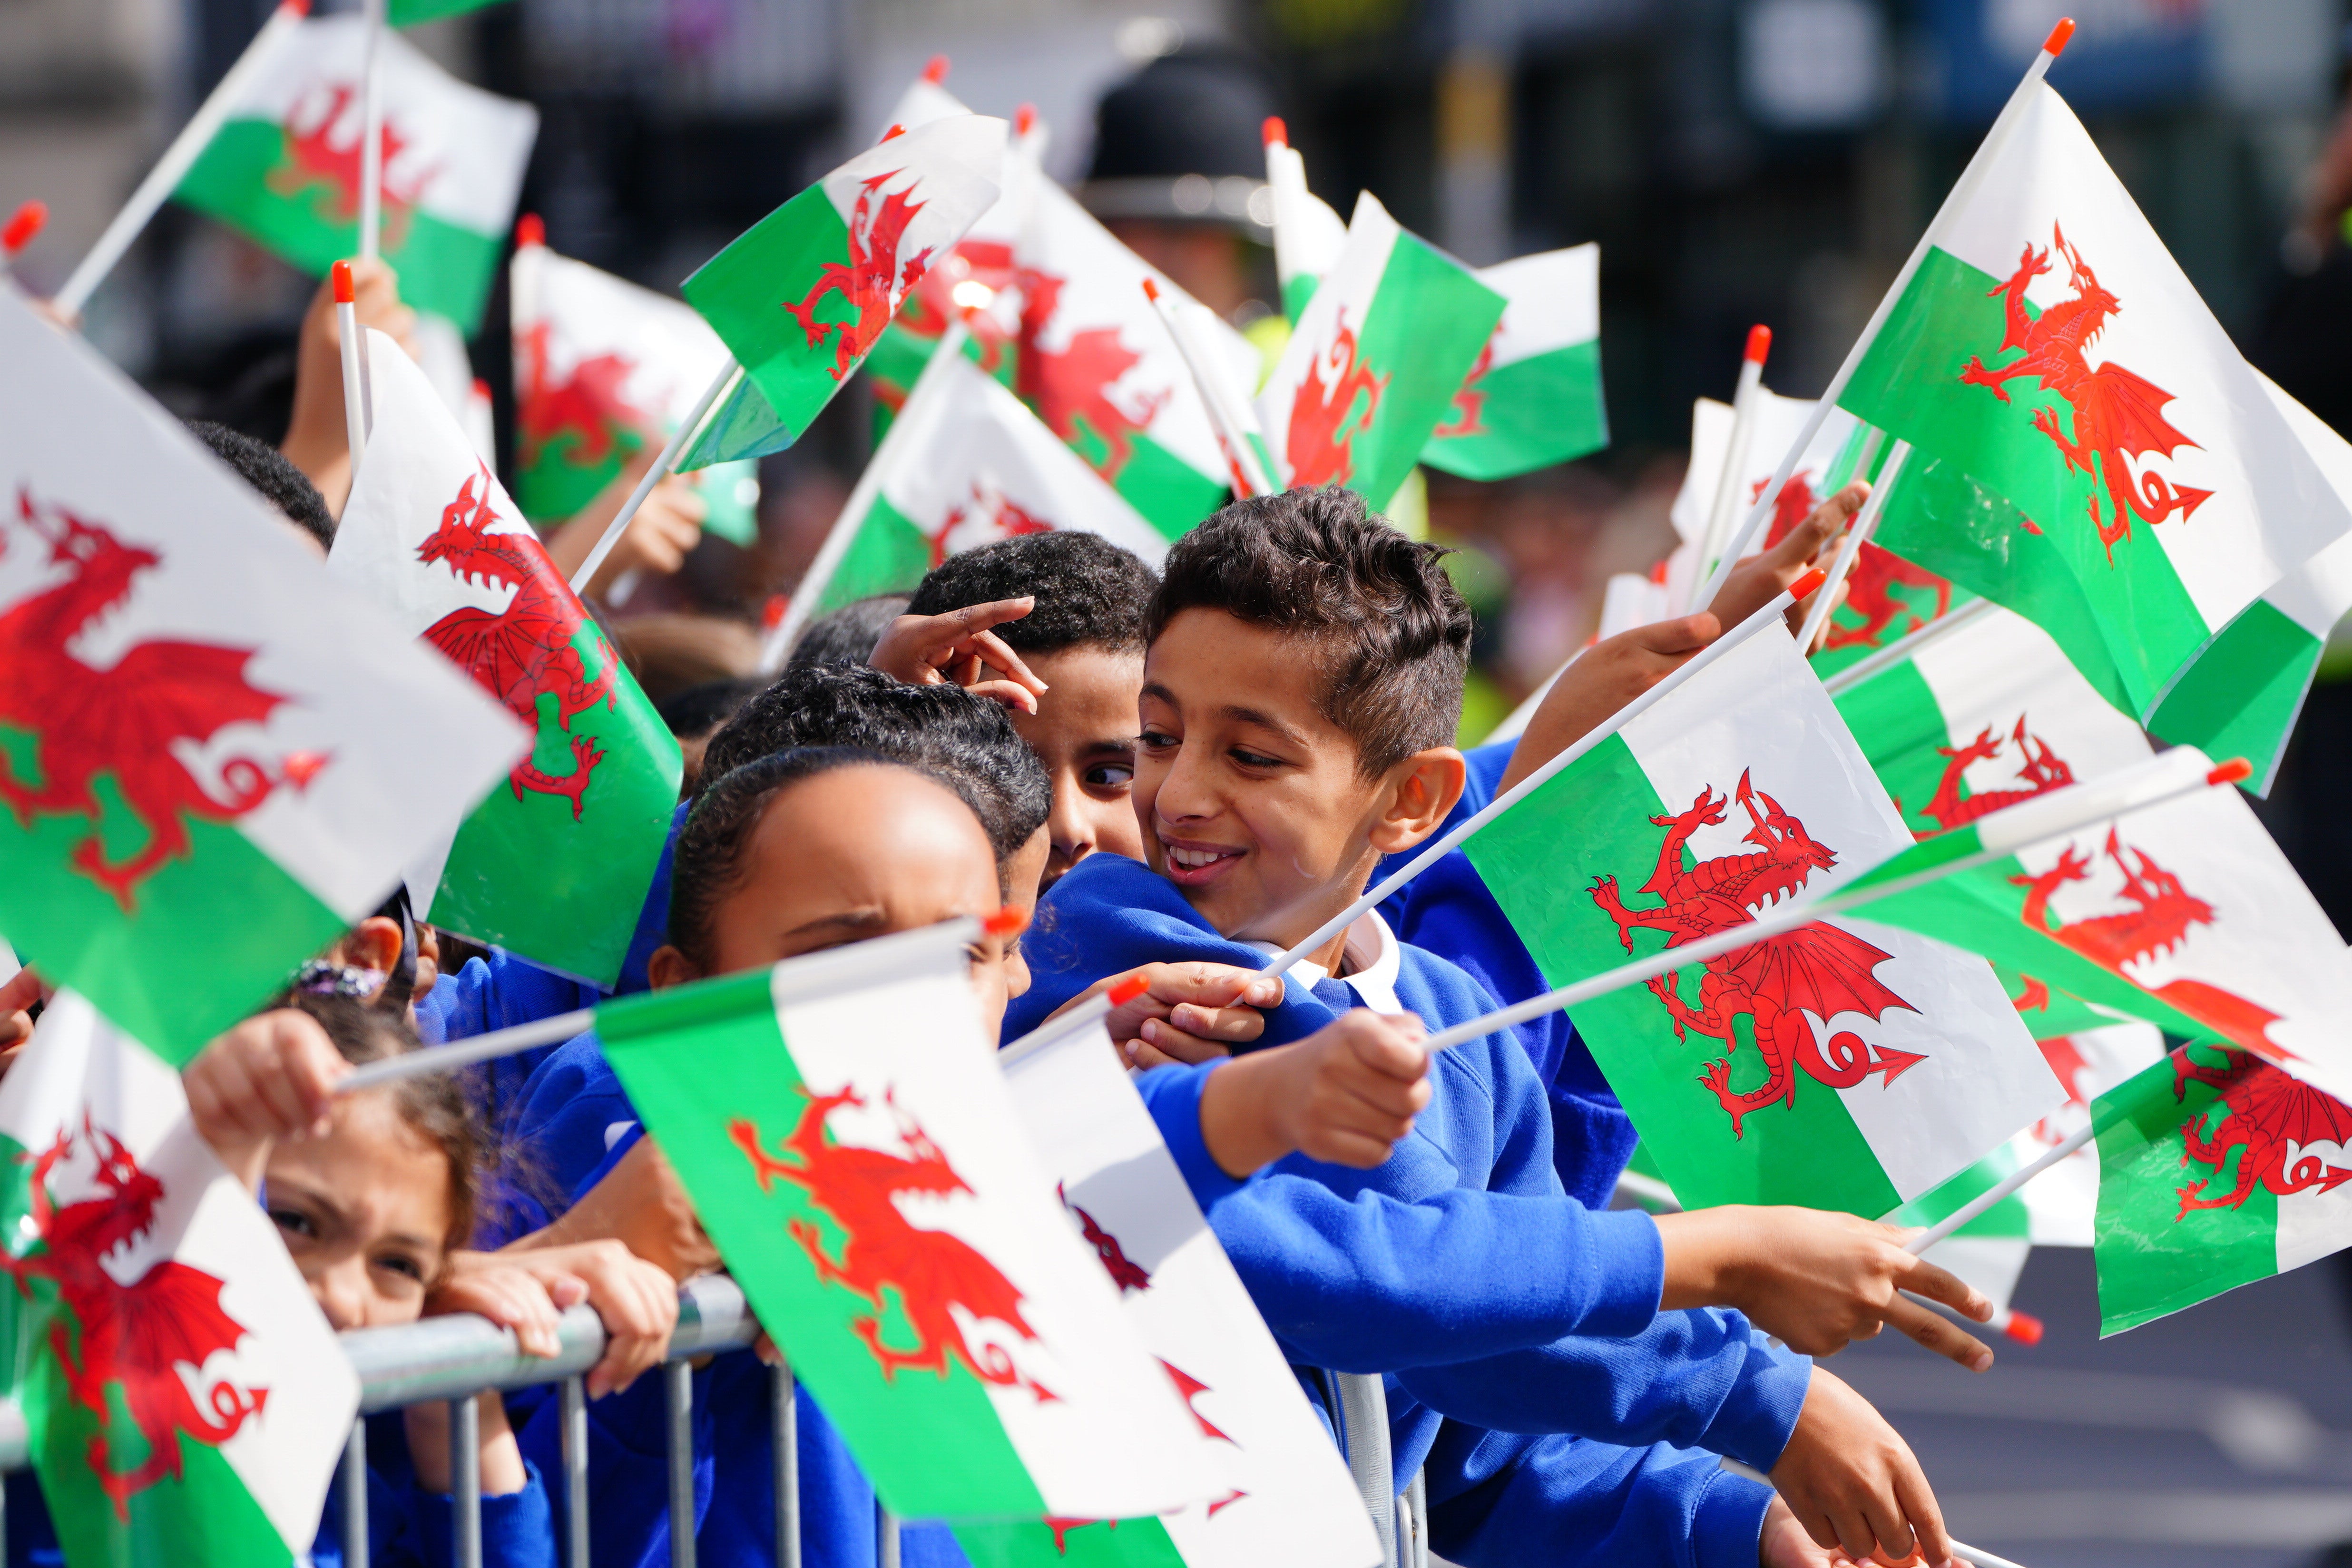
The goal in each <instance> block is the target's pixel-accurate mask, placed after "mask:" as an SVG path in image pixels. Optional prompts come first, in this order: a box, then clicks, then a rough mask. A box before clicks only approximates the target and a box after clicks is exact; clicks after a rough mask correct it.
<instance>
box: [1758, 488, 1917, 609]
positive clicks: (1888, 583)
mask: <svg viewBox="0 0 2352 1568" xmlns="http://www.w3.org/2000/svg"><path fill="white" fill-rule="evenodd" d="M1811 479H1812V476H1811V473H1810V472H1806V473H1800V474H1791V475H1790V477H1789V482H1788V483H1787V484H1785V485H1782V486H1781V487H1780V496H1779V497H1778V498H1777V499H1776V500H1774V501H1773V504H1772V525H1771V527H1770V528H1769V529H1768V530H1766V531H1765V534H1764V545H1763V548H1765V549H1767V550H1769V549H1771V548H1772V547H1773V546H1774V545H1776V544H1778V543H1780V541H1782V540H1784V539H1786V538H1788V537H1789V533H1790V530H1791V529H1794V528H1795V527H1796V526H1797V524H1799V523H1801V522H1802V521H1805V519H1806V518H1807V517H1808V516H1810V515H1811V513H1812V510H1813V508H1815V507H1817V506H1819V505H1821V504H1822V502H1821V498H1820V497H1819V496H1817V495H1815V494H1814V493H1813V487H1812V483H1811ZM1771 482H1772V481H1771V480H1770V479H1759V480H1757V481H1756V483H1755V484H1754V486H1752V487H1751V488H1750V489H1749V490H1748V505H1750V506H1753V505H1755V504H1756V498H1757V497H1758V496H1760V495H1762V494H1763V493H1764V487H1765V486H1766V485H1769V484H1770V483H1771ZM1897 588H1908V589H1910V590H1912V591H1913V592H1915V593H1926V594H1933V595H1936V608H1935V612H1934V613H1933V614H1932V615H1928V616H1921V615H1920V614H1919V612H1918V610H1917V609H1916V607H1914V606H1913V605H1911V604H1910V603H1909V602H1908V601H1907V600H1905V599H1903V598H1900V597H1898V596H1897V595H1895V589H1897ZM1951 607H1952V585H1951V584H1949V583H1948V582H1947V581H1945V580H1944V579H1943V578H1941V577H1938V576H1937V575H1936V574H1934V573H1933V572H1929V571H1927V570H1925V569H1923V568H1921V567H1917V566H1914V565H1913V564H1911V563H1909V562H1908V561H1906V560H1904V559H1903V557H1901V556H1900V555H1896V554H1894V553H1893V552H1889V551H1885V550H1881V549H1880V548H1879V547H1878V546H1877V545H1875V544H1872V543H1870V542H1867V541H1864V543H1863V547H1862V550H1861V552H1859V553H1857V554H1856V555H1855V556H1854V558H1853V570H1852V571H1850V572H1848V573H1847V574H1846V579H1845V603H1844V604H1843V605H1839V606H1838V608H1837V611H1836V614H1835V615H1832V616H1831V617H1830V632H1829V636H1828V637H1824V638H1822V648H1823V649H1824V650H1825V651H1826V650H1829V649H1833V648H1842V647H1867V648H1874V647H1878V646H1879V645H1880V641H1881V639H1882V638H1883V637H1884V636H1885V631H1886V628H1887V627H1889V626H1893V625H1894V624H1895V618H1896V617H1897V616H1902V617H1905V618H1906V619H1908V620H1909V622H1910V625H1908V626H1905V627H1904V628H1903V630H1902V632H1898V633H1897V634H1895V635H1896V636H1898V637H1899V636H1903V635H1906V634H1907V633H1910V632H1916V631H1917V630H1918V629H1919V628H1920V627H1921V626H1926V625H1927V623H1928V622H1929V621H1932V620H1934V619H1936V618H1937V616H1942V615H1943V614H1944V613H1945V612H1946V611H1948V610H1949V609H1950V608H1951ZM1844 615H1858V616H1861V617H1862V624H1861V625H1860V626H1850V625H1846V624H1843V623H1842V622H1840V621H1839V620H1838V618H1837V617H1838V616H1844Z"/></svg>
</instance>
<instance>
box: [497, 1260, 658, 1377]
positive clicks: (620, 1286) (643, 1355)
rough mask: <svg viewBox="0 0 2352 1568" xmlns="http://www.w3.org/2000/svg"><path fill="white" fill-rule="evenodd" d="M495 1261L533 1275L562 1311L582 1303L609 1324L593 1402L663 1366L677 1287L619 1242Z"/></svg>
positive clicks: (597, 1366) (596, 1370)
mask: <svg viewBox="0 0 2352 1568" xmlns="http://www.w3.org/2000/svg"><path fill="white" fill-rule="evenodd" d="M469 1256H474V1257H480V1256H482V1255H481V1254H472V1255H469ZM490 1256H492V1257H494V1258H497V1259H498V1260H499V1262H500V1263H502V1264H505V1265H507V1266H509V1267H511V1268H520V1269H521V1270H523V1271H524V1272H526V1273H528V1274H530V1276H531V1277H532V1278H533V1279H537V1280H538V1281H539V1282H540V1283H541V1285H543V1286H545V1287H546V1289H547V1291H548V1294H549V1295H550V1296H551V1298H553V1299H554V1300H556V1301H557V1302H558V1303H559V1304H562V1305H566V1306H569V1305H571V1304H572V1303H573V1302H577V1301H583V1300H584V1301H586V1302H587V1303H588V1304H589V1305H590V1306H591V1307H593V1308H594V1309H596V1315H597V1316H598V1317H599V1318H601V1319H603V1320H604V1356H603V1358H602V1359H601V1360H599V1361H598V1362H597V1363H596V1364H595V1366H593V1368H591V1369H590V1370H589V1373H588V1397H589V1398H591V1399H600V1398H602V1397H604V1395H605V1394H618V1393H619V1392H620V1391H621V1390H623V1389H625V1388H626V1387H628V1386H629V1384H632V1383H635V1381H636V1380H637V1374H638V1373H642V1372H645V1371H646V1370H647V1369H648V1368H650V1367H654V1366H658V1365H659V1364H660V1363H661V1360H662V1352H665V1351H666V1350H667V1349H668V1348H669V1338H670V1334H671V1332H672V1331H674V1330H675V1329H676V1328H677V1282H676V1281H675V1280H673V1279H671V1278H670V1277H669V1275H668V1274H667V1273H666V1272H664V1271H663V1270H662V1269H660V1268H656V1267H655V1266H654V1265H653V1264H651V1263H648V1262H646V1260H645V1259H644V1258H639V1257H637V1256H636V1255H635V1253H633V1252H631V1251H630V1250H629V1249H628V1248H627V1247H624V1246H622V1245H621V1244H620V1243H619V1242H617V1241H612V1240H603V1241H586V1242H575V1243H572V1244H569V1245H564V1246H557V1247H530V1246H523V1245H521V1244H517V1245H516V1246H514V1247H509V1248H507V1249H506V1250H504V1251H502V1252H499V1253H496V1254H492V1255H490ZM526 1348H527V1347H526ZM531 1353H533V1354H539V1353H542V1352H535V1351H534V1352H531ZM545 1353H552V1352H545Z"/></svg>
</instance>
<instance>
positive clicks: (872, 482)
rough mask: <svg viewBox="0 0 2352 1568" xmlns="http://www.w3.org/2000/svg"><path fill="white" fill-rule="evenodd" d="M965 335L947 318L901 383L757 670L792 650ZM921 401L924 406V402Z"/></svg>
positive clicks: (771, 668) (767, 670)
mask: <svg viewBox="0 0 2352 1568" xmlns="http://www.w3.org/2000/svg"><path fill="white" fill-rule="evenodd" d="M970 335H971V334H970V333H969V332H967V331H965V329H964V324H963V322H962V321H950V322H949V323H948V330H947V331H944V332H941V333H940V341H939V345H938V346H937V347H936V348H934V349H932V350H931V357H930V358H929V359H928V360H926V361H924V362H923V372H922V374H920V375H918V376H917V377H915V384H914V385H912V386H910V387H908V389H907V401H906V402H904V403H902V404H900V405H898V417H897V418H896V419H893V420H892V421H890V429H889V431H888V433H887V434H886V435H885V436H884V437H882V444H881V445H880V446H878V447H875V448H874V455H873V456H872V457H870V458H866V471H865V472H864V473H862V474H860V475H858V476H857V486H856V489H852V490H851V491H850V492H849V500H847V501H845V502H844V503H843V505H842V508H841V515H840V516H839V517H837V518H835V520H834V523H833V529H832V531H830V532H828V533H827V534H826V535H825V536H824V543H823V544H822V545H819V546H818V547H817V552H816V559H815V560H814V561H812V562H810V563H809V569H808V571H807V572H806V573H805V574H803V576H802V577H801V580H800V583H799V584H798V585H797V586H796V587H794V588H793V597H792V602H791V603H790V604H788V605H785V606H784V614H783V618H782V620H780V621H778V622H777V623H776V626H775V629H774V630H773V631H772V632H770V633H769V634H768V637H767V640H766V641H765V642H763V643H761V645H760V669H761V673H762V674H765V675H773V674H775V673H776V671H778V670H780V669H782V668H783V667H784V656H785V655H786V654H788V653H790V652H791V651H792V647H793V638H794V637H799V636H800V635H801V628H803V626H807V625H808V623H809V619H810V616H812V614H813V613H814V611H815V609H816V602H817V600H818V598H819V597H820V596H822V595H824V590H825V586H826V584H830V583H831V582H832V581H833V574H835V572H837V571H839V570H840V569H841V563H842V559H843V558H844V557H845V556H846V555H847V554H848V553H849V546H850V543H851V542H852V541H854V540H855V539H856V537H857V525H858V524H859V523H860V522H862V521H865V518H866V513H867V512H869V511H871V510H874V502H875V500H876V499H877V497H879V496H880V495H881V493H882V479H883V477H884V476H885V475H887V473H889V471H890V468H891V465H892V464H893V463H895V462H896V461H897V460H898V453H899V451H900V449H901V448H902V447H905V445H906V444H907V443H908V441H911V440H913V439H915V437H913V436H911V435H909V434H908V432H909V431H913V430H918V429H919V428H921V427H922V426H923V425H924V424H925V421H923V420H919V419H910V418H908V415H909V414H911V413H914V412H915V411H916V410H917V406H918V405H917V404H916V402H915V399H917V398H919V397H922V396H923V395H924V394H925V393H926V392H927V391H928V392H929V394H930V396H931V397H934V398H936V397H941V396H944V395H945V394H944V393H942V392H941V391H940V387H941V386H942V385H943V384H945V378H946V375H947V366H948V365H949V364H950V363H951V362H952V361H953V360H954V359H955V358H956V356H957V355H959V354H961V353H963V345H964V342H965V340H966V339H967V338H968V337H969V336H970ZM925 406H928V403H926V405H925Z"/></svg>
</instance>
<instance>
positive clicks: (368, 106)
mask: <svg viewBox="0 0 2352 1568" xmlns="http://www.w3.org/2000/svg"><path fill="white" fill-rule="evenodd" d="M385 5H386V0H366V7H365V10H366V16H367V52H366V53H365V54H364V55H363V56H362V57H361V58H362V61H363V62H364V63H362V66H361V67H360V256H361V258H362V259H364V260H368V261H373V260H374V259H375V258H376V257H377V255H378V253H379V246H380V243H381V240H382V237H383V28H384V7H385Z"/></svg>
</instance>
